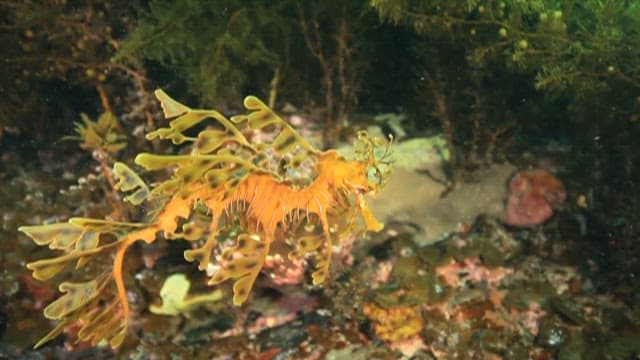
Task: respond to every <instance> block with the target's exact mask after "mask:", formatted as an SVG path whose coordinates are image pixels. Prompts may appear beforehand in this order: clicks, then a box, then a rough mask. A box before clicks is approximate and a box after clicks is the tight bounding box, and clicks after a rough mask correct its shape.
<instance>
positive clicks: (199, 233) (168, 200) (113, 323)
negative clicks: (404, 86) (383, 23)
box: [19, 90, 390, 348]
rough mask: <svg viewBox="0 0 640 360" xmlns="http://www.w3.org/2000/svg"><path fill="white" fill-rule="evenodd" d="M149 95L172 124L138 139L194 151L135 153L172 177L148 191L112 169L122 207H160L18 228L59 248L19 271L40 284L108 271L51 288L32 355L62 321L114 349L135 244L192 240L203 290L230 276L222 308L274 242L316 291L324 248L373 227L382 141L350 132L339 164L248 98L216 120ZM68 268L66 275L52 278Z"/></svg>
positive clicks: (125, 315) (327, 257) (386, 168)
mask: <svg viewBox="0 0 640 360" xmlns="http://www.w3.org/2000/svg"><path fill="white" fill-rule="evenodd" d="M155 94H156V97H157V98H158V100H159V101H160V103H161V105H162V109H163V111H164V115H165V117H166V118H167V119H169V120H171V121H170V123H169V127H167V128H160V129H158V130H156V131H153V132H151V133H149V134H147V139H149V140H152V139H156V138H159V139H170V140H171V141H172V142H173V143H174V144H181V143H185V142H192V143H193V146H192V150H191V152H190V153H189V154H184V155H157V154H151V153H141V154H139V155H138V156H137V157H136V158H135V163H136V164H138V165H139V166H141V167H142V168H144V169H146V170H149V171H152V170H163V169H174V170H173V175H172V177H171V178H169V179H168V180H166V181H164V182H161V183H158V184H156V185H155V186H154V187H152V188H151V189H150V188H149V187H148V186H147V185H146V183H145V182H144V181H143V180H142V179H141V178H140V176H138V174H136V173H135V172H134V171H133V170H131V169H130V168H129V167H128V166H127V165H125V164H124V163H116V164H115V166H114V174H115V176H116V177H117V179H118V183H117V184H116V186H117V188H118V189H119V190H121V191H123V192H126V193H127V195H126V196H125V200H126V201H129V202H130V203H132V204H133V205H141V204H142V203H143V202H145V201H146V202H149V203H157V202H161V203H163V205H162V206H160V207H159V209H158V211H156V212H155V215H154V216H152V217H151V219H150V220H149V221H148V222H140V223H138V222H136V223H133V222H116V221H110V220H96V219H87V218H71V219H70V220H69V221H68V222H66V223H56V224H49V225H37V226H23V227H21V228H20V229H19V230H20V231H22V232H23V233H25V234H26V235H28V236H29V237H31V238H32V239H33V240H34V241H35V242H36V244H38V245H42V246H44V245H48V246H49V248H51V249H53V250H59V251H62V254H61V255H59V256H56V257H53V258H49V259H44V260H39V261H35V262H32V263H29V264H27V267H28V268H29V269H30V270H32V271H33V277H34V278H36V279H39V280H43V281H44V280H48V279H51V278H52V277H54V276H56V275H58V274H60V273H62V274H64V276H68V275H76V277H77V276H78V275H82V274H83V273H82V272H81V271H80V270H81V268H83V266H84V265H85V264H86V263H87V262H88V261H90V260H91V259H92V258H93V257H95V256H98V255H104V254H105V253H108V252H111V253H113V262H112V263H111V264H112V265H111V266H110V267H109V268H108V269H107V270H106V271H105V272H103V273H101V274H100V275H98V276H97V277H95V276H94V278H92V279H91V280H88V281H83V282H72V281H64V282H62V283H61V284H60V285H59V290H60V291H61V292H63V293H64V295H62V296H61V297H60V298H58V299H57V300H55V301H54V302H52V303H51V304H49V305H48V306H47V307H46V308H45V310H44V315H45V317H47V318H49V319H55V320H59V324H58V325H57V326H56V327H55V328H54V329H53V330H51V331H50V332H49V333H48V334H47V335H46V336H44V337H43V338H42V339H41V340H40V341H39V342H38V343H37V344H36V347H38V346H41V345H42V344H43V343H45V342H47V341H49V340H51V339H53V338H54V337H56V336H58V335H59V334H60V333H61V332H62V331H64V329H65V328H67V327H70V326H72V325H73V326H76V327H77V326H79V328H80V330H79V331H78V332H77V338H78V340H79V341H91V342H92V343H93V344H94V345H95V344H98V343H102V344H104V343H108V344H109V345H110V346H111V347H112V348H116V347H118V346H120V345H121V344H122V342H123V340H124V338H125V336H126V334H127V329H128V324H127V322H128V319H129V316H130V308H129V301H128V298H127V290H126V287H125V282H124V278H123V260H124V256H125V253H126V251H127V249H128V248H129V247H130V246H131V245H132V244H134V243H135V242H137V241H141V240H142V241H144V242H146V243H151V242H153V241H155V240H156V239H157V238H158V237H159V235H161V237H163V238H164V239H169V240H171V239H184V240H187V241H190V242H192V244H193V246H192V248H191V249H190V250H187V251H185V253H184V258H185V259H186V260H188V261H191V262H197V263H198V268H199V269H200V270H205V269H207V268H208V267H209V266H210V263H211V262H212V260H215V261H214V262H215V263H216V265H217V271H215V273H214V274H213V275H212V276H211V278H210V281H209V284H210V285H215V284H219V283H221V282H223V281H226V280H229V279H232V280H233V281H234V285H233V303H234V305H238V306H239V305H241V304H242V303H244V302H245V300H246V299H247V297H248V295H249V292H250V290H251V288H252V287H253V284H254V282H255V280H256V278H257V277H258V275H259V273H260V271H261V269H262V266H263V263H264V261H265V258H266V257H267V255H268V254H269V251H270V247H271V245H272V243H273V242H274V241H288V243H289V245H290V246H291V247H292V249H291V251H290V252H289V258H290V259H300V258H303V257H310V258H311V259H312V260H313V263H314V265H315V268H314V271H313V273H312V279H313V283H314V284H321V283H322V282H323V281H324V280H325V278H326V276H327V274H328V272H329V266H330V264H331V253H332V243H333V242H334V240H336V239H339V237H340V236H341V235H342V234H344V233H347V232H354V231H357V230H365V231H366V230H370V231H379V230H381V229H382V227H383V225H382V224H381V223H380V222H378V221H377V220H376V219H375V217H374V216H373V214H372V213H371V211H370V210H369V208H368V207H367V204H366V201H365V195H368V194H372V193H373V194H375V193H377V192H378V191H379V190H380V188H381V187H382V186H383V185H384V184H385V182H386V181H387V179H388V177H389V174H390V160H389V158H390V152H389V145H390V144H389V143H388V142H387V141H385V140H384V139H379V138H370V137H368V136H367V134H366V132H360V133H359V134H358V139H357V140H356V147H355V154H356V158H355V159H354V160H346V159H345V158H343V157H342V156H340V155H339V154H338V153H337V152H336V151H335V150H328V151H319V150H317V149H315V148H314V147H313V146H311V145H310V144H309V143H308V142H307V141H306V140H305V139H304V138H302V137H301V136H300V135H299V134H298V133H297V132H296V131H295V130H294V129H293V128H292V127H291V125H289V124H288V123H287V122H286V121H284V120H282V119H281V118H280V117H279V116H278V115H276V114H275V113H274V112H273V111H272V110H271V109H270V108H269V107H267V106H266V105H265V104H264V103H263V102H262V101H260V100H259V99H258V98H256V97H254V96H248V97H247V98H245V100H244V106H245V107H246V109H247V110H248V114H247V115H238V116H234V117H231V118H227V117H225V116H223V115H222V114H220V113H219V112H217V111H214V110H197V109H191V108H189V107H187V106H185V105H183V104H181V103H179V102H177V101H176V100H174V99H172V98H171V97H169V96H168V95H167V94H166V93H165V92H164V91H162V90H157V91H156V93H155ZM205 119H214V120H216V121H217V123H218V125H219V126H218V128H207V129H205V130H203V131H200V132H199V133H198V134H197V136H195V137H192V136H189V135H188V134H187V133H185V131H187V130H189V129H191V128H192V127H194V126H195V125H197V124H199V123H201V122H202V121H204V120H205ZM273 129H275V135H274V136H273V139H272V140H269V141H265V142H263V143H252V142H251V141H249V139H248V138H247V137H246V134H247V133H251V132H254V133H256V132H265V131H266V130H273ZM377 148H379V149H380V151H376V149H377ZM305 169H307V170H309V169H310V170H311V173H308V171H306V172H305ZM358 218H360V219H362V221H357V219H358ZM203 219H204V220H203ZM315 225H317V226H315ZM314 226H315V231H314ZM238 228H239V229H241V231H240V232H239V234H238V235H237V236H236V238H235V239H234V242H233V244H230V245H225V243H223V242H221V241H220V243H219V240H221V239H224V235H223V234H228V233H230V232H229V230H230V229H238ZM72 262H75V263H76V266H75V270H74V271H72V272H63V270H64V269H65V268H66V267H67V265H68V264H69V263H72ZM61 276H62V275H61Z"/></svg>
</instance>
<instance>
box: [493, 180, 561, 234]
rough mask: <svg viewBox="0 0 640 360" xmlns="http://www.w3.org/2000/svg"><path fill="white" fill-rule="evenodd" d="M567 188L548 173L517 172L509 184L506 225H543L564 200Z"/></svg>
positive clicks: (505, 216)
mask: <svg viewBox="0 0 640 360" xmlns="http://www.w3.org/2000/svg"><path fill="white" fill-rule="evenodd" d="M566 197H567V193H566V191H565V188H564V185H562V182H560V180H558V178H556V177H555V176H554V175H553V174H551V173H550V172H548V171H546V170H542V169H534V170H526V171H521V172H519V173H517V174H516V175H515V176H514V177H513V178H512V179H511V181H510V182H509V197H508V199H507V208H506V210H505V215H504V219H503V221H504V223H505V224H507V225H511V226H516V227H529V226H535V225H539V224H542V223H544V222H545V221H547V220H549V219H550V218H551V216H553V209H554V207H556V206H557V205H559V204H561V203H562V202H564V201H565V199H566Z"/></svg>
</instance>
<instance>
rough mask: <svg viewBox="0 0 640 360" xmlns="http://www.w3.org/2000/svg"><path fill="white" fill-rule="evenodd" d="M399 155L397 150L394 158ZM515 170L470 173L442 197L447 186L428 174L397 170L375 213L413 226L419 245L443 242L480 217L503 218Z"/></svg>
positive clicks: (498, 168)
mask: <svg viewBox="0 0 640 360" xmlns="http://www.w3.org/2000/svg"><path fill="white" fill-rule="evenodd" d="M397 158H398V154H397V152H396V151H395V148H394V159H397ZM514 171H515V168H514V167H513V165H510V164H500V165H492V166H489V167H487V168H483V169H479V170H477V171H475V172H473V173H471V174H468V175H467V176H466V178H465V181H464V183H463V184H462V185H461V186H460V187H458V188H456V189H454V190H452V191H450V192H449V193H448V194H447V196H445V197H442V194H443V193H444V192H445V191H446V186H445V185H444V184H442V183H441V182H439V181H436V180H434V179H432V178H431V177H429V176H428V175H426V174H424V173H419V172H416V171H410V170H407V169H405V168H402V167H397V166H396V164H395V163H394V176H393V177H391V179H390V180H389V182H388V183H387V184H386V187H385V191H384V192H382V193H380V195H379V196H378V197H377V198H375V199H372V200H371V202H370V204H371V208H372V211H373V212H374V213H375V214H377V215H378V216H380V217H382V218H383V219H384V220H385V222H386V223H387V224H391V223H394V222H400V223H408V224H413V225H414V226H415V228H416V229H418V233H417V234H416V236H415V242H416V244H418V245H420V246H423V245H428V244H433V243H435V242H437V241H440V240H443V239H444V238H446V237H447V235H450V234H451V233H454V232H456V231H457V230H458V229H461V228H464V226H462V225H464V224H467V225H468V224H472V223H473V222H474V221H475V219H476V218H477V217H478V216H479V215H487V216H489V217H496V218H499V217H501V216H502V214H503V213H504V199H505V198H506V197H507V191H506V189H505V186H504V185H503V184H505V183H506V182H507V181H508V179H509V177H510V176H511V174H513V173H514ZM430 172H431V173H432V174H433V175H434V176H436V177H437V178H440V179H442V178H445V176H444V173H443V171H442V169H441V168H436V167H433V168H430Z"/></svg>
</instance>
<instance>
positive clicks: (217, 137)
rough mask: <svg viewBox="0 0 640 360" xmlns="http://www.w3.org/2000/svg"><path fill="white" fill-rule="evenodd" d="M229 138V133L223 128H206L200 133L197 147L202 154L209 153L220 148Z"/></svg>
mask: <svg viewBox="0 0 640 360" xmlns="http://www.w3.org/2000/svg"><path fill="white" fill-rule="evenodd" d="M226 140H228V136H227V133H226V132H224V131H221V130H204V131H201V132H200V133H199V134H198V139H197V140H196V149H197V150H198V153H200V154H208V153H211V152H214V151H215V150H218V149H219V148H220V146H222V145H224V143H225V141H226Z"/></svg>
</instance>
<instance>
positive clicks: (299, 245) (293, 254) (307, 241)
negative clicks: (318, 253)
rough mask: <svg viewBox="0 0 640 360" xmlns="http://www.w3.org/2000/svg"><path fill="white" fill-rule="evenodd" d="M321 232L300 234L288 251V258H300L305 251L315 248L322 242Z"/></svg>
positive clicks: (308, 251) (305, 253)
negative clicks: (293, 246)
mask: <svg viewBox="0 0 640 360" xmlns="http://www.w3.org/2000/svg"><path fill="white" fill-rule="evenodd" d="M324 240H325V239H324V235H323V234H314V235H305V236H300V237H299V238H298V239H297V241H296V244H295V248H294V249H293V250H291V251H290V252H289V255H287V256H288V257H289V260H299V259H302V258H303V257H304V256H305V255H307V253H310V252H312V251H315V250H317V249H318V248H319V247H320V246H321V245H322V243H323V242H324Z"/></svg>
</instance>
